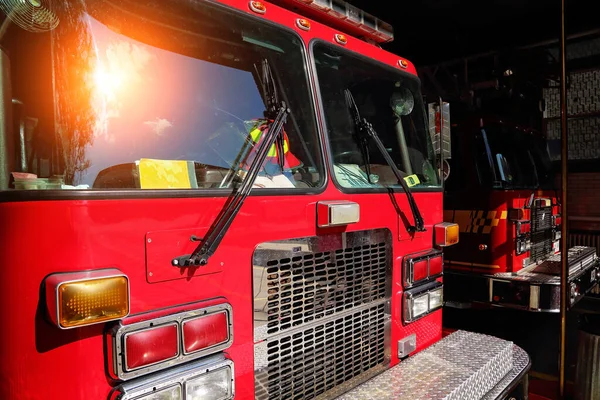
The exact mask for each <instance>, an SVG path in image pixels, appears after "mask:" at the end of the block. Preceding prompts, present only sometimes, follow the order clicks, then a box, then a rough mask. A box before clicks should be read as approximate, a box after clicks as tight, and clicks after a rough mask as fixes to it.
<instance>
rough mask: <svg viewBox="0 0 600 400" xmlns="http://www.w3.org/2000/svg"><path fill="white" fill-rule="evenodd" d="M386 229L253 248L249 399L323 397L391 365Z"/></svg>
mask: <svg viewBox="0 0 600 400" xmlns="http://www.w3.org/2000/svg"><path fill="white" fill-rule="evenodd" d="M391 238H392V235H391V232H390V231H389V230H388V229H377V230H372V231H360V232H348V233H337V234H330V235H323V236H318V237H305V238H299V239H292V240H284V241H278V242H271V243H263V244H261V245H259V246H258V247H257V249H256V251H255V253H254V257H253V266H254V271H253V272H254V274H253V277H254V282H253V288H254V340H255V342H256V344H255V348H254V365H255V399H288V398H296V397H298V396H299V397H302V398H317V399H328V398H333V397H334V396H337V395H339V394H341V393H343V392H344V391H347V390H350V389H351V388H352V387H355V386H356V385H358V384H360V383H361V382H364V381H365V380H367V379H369V378H371V377H373V376H375V375H376V374H377V373H380V372H382V371H384V370H385V369H386V368H387V367H388V365H389V362H390V357H391V354H390V342H391V341H390V333H391V314H390V311H391V310H390V297H391V273H392V243H391Z"/></svg>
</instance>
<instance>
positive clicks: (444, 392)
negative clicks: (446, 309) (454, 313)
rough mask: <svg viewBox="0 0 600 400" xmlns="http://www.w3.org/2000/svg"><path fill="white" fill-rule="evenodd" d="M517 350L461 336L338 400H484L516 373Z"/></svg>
mask: <svg viewBox="0 0 600 400" xmlns="http://www.w3.org/2000/svg"><path fill="white" fill-rule="evenodd" d="M513 348H514V345H513V343H512V342H509V341H506V340H502V339H499V338H496V337H493V336H488V335H483V334H478V333H472V332H465V331H456V332H454V333H452V334H450V335H448V336H447V337H445V338H443V339H442V340H440V341H439V342H437V343H435V344H434V345H432V346H431V347H429V348H427V349H426V350H423V351H421V352H420V353H417V354H416V355H414V356H412V357H410V358H408V359H407V360H405V361H402V362H401V363H400V364H399V365H397V366H396V367H394V368H391V369H389V370H387V371H386V372H384V373H382V374H380V375H378V376H376V377H375V378H373V379H371V380H369V381H367V382H366V383H364V384H363V385H361V386H359V387H357V388H355V389H353V390H352V391H350V392H348V393H346V394H344V395H342V396H340V397H338V398H337V400H356V399H361V400H362V399H365V400H386V399H389V400H401V399H411V400H412V399H414V400H419V399H427V400H481V399H482V398H483V396H485V395H486V394H487V393H488V392H490V391H491V390H492V389H494V388H495V387H496V385H498V383H499V382H501V381H502V380H503V379H505V377H506V376H507V374H509V373H510V372H511V370H513V369H514V364H515V363H514V360H513ZM486 399H487V397H486Z"/></svg>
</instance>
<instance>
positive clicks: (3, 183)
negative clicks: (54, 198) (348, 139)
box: [0, 0, 324, 190]
mask: <svg viewBox="0 0 600 400" xmlns="http://www.w3.org/2000/svg"><path fill="white" fill-rule="evenodd" d="M43 4H49V5H48V6H47V7H48V8H47V10H45V11H47V12H48V15H50V16H52V18H54V19H55V20H56V22H57V24H55V25H54V26H47V27H46V28H47V29H46V31H44V32H35V33H34V32H33V30H34V29H33V28H34V27H32V26H29V25H28V24H27V23H26V22H23V19H18V18H16V16H17V15H16V14H18V13H19V12H20V11H19V10H20V9H19V8H15V10H14V13H13V14H9V15H8V17H6V16H4V15H2V16H1V17H3V18H5V19H6V21H8V25H7V26H8V28H6V29H4V25H3V32H4V34H3V36H2V37H1V38H0V40H1V42H0V43H1V46H0V49H2V50H1V51H2V54H1V55H2V64H1V65H2V68H3V69H4V71H3V72H4V73H5V74H8V76H9V77H10V81H11V86H12V93H10V96H11V98H12V104H10V101H9V103H8V104H7V103H6V101H5V102H4V103H3V104H1V106H2V107H4V108H5V110H6V109H7V108H9V109H12V110H11V111H12V115H13V121H12V122H11V121H10V120H8V119H6V118H4V119H3V120H2V121H0V122H2V129H1V130H0V138H1V139H2V141H1V142H0V144H4V146H1V145H0V151H1V150H2V149H5V150H4V154H0V160H2V159H3V160H7V162H6V164H7V165H8V166H7V167H5V168H4V171H3V170H2V169H0V172H4V176H3V177H0V189H12V188H16V189H41V188H43V189H48V188H52V189H102V190H112V189H218V188H227V187H229V188H231V185H232V184H233V183H232V182H234V180H233V179H231V173H232V172H231V171H233V173H234V174H237V175H238V176H239V177H240V178H242V177H243V176H244V172H247V171H248V168H249V165H250V164H251V161H252V159H253V154H252V153H253V148H254V145H255V144H256V143H259V142H260V141H261V140H262V138H263V136H264V135H263V133H264V131H265V129H266V127H267V126H268V125H269V124H268V121H267V120H266V118H265V99H264V97H263V96H264V93H263V90H262V87H261V82H260V72H261V69H260V68H261V62H262V61H263V60H268V62H269V65H270V66H271V70H272V74H273V77H274V80H275V81H276V82H277V86H278V88H279V95H280V99H281V101H284V102H285V103H286V104H287V105H288V106H289V109H290V110H291V114H290V115H289V116H288V118H287V122H286V124H285V125H284V132H283V136H284V139H285V140H284V141H283V146H281V147H279V146H275V145H274V146H273V147H271V149H272V151H270V152H269V154H268V155H267V161H266V162H265V164H264V165H263V167H262V168H261V170H260V171H259V175H258V178H257V179H256V182H255V184H254V186H253V187H256V188H259V187H261V188H287V189H294V188H304V189H305V190H306V188H311V187H317V186H321V185H322V183H323V176H324V174H323V173H322V162H321V156H320V154H321V149H320V144H319V141H318V137H317V135H316V122H315V118H314V112H313V106H312V101H311V97H310V92H309V85H308V77H307V74H306V69H305V68H304V65H305V61H304V60H305V59H304V55H303V45H302V42H301V40H300V38H299V37H297V36H296V35H295V34H294V33H292V32H289V31H285V30H283V29H282V28H279V27H276V26H273V25H270V24H266V23H264V22H262V21H260V20H258V19H255V18H251V17H248V16H245V15H243V13H239V12H235V11H232V10H228V9H226V8H225V7H222V6H217V5H211V4H210V3H205V2H202V4H199V3H198V2H196V1H193V0H179V1H174V0H161V1H160V2H156V1H132V0H100V1H85V0H78V1H69V2H64V1H51V2H46V3H43ZM44 7H46V6H44ZM15 13H16V14H15ZM12 17H15V18H14V20H13V19H11V18H12ZM3 85H4V81H3ZM2 90H3V94H6V93H5V92H6V90H7V87H5V86H3V88H2ZM10 114H11V113H6V112H0V116H5V115H10ZM249 148H250V149H249ZM279 148H282V149H283V153H284V161H285V162H283V163H282V162H281V160H280V159H279V157H278V155H279V154H278V152H277V150H278V149H279ZM248 149H249V150H248ZM272 153H273V154H272ZM278 159H279V161H278ZM281 164H283V169H282V168H281ZM225 190H227V189H225ZM229 190H230V189H229Z"/></svg>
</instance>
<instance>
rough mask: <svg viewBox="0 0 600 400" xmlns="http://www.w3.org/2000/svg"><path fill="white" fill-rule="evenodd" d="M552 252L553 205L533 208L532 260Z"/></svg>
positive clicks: (544, 256)
mask: <svg viewBox="0 0 600 400" xmlns="http://www.w3.org/2000/svg"><path fill="white" fill-rule="evenodd" d="M551 253H552V207H551V206H549V207H533V208H532V209H531V249H530V253H529V254H530V256H529V258H530V259H531V262H536V261H539V260H542V259H544V258H546V257H547V256H548V255H550V254H551Z"/></svg>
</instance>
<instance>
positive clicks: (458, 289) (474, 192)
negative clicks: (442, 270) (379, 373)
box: [444, 113, 600, 312]
mask: <svg viewBox="0 0 600 400" xmlns="http://www.w3.org/2000/svg"><path fill="white" fill-rule="evenodd" d="M457 120H458V118H457V119H455V120H454V127H453V129H452V135H451V142H452V146H453V148H454V153H455V154H461V157H460V158H454V159H452V160H451V161H450V162H449V165H450V168H451V170H452V174H451V175H450V176H449V178H448V179H447V181H446V182H445V199H444V200H445V201H444V220H445V221H451V222H454V223H457V224H458V225H459V226H460V234H461V240H460V243H459V244H457V245H456V246H452V247H448V248H447V249H446V250H445V252H444V261H445V267H446V269H447V270H446V276H445V285H446V286H445V296H446V301H447V305H449V306H457V307H464V306H465V305H469V304H472V303H477V304H487V305H493V306H502V307H511V308H519V309H523V310H528V311H537V312H539V311H543V312H558V311H559V310H560V254H559V250H560V246H559V242H560V223H561V214H560V209H561V207H560V204H559V203H558V199H559V198H560V197H559V195H558V191H557V190H556V189H555V187H556V185H555V181H554V173H553V172H552V162H551V159H550V154H549V151H548V148H547V144H546V140H545V138H544V137H543V135H541V134H540V133H539V132H538V131H535V130H533V129H530V128H527V127H524V126H520V125H518V124H515V123H513V122H510V121H509V120H507V119H502V118H499V117H498V116H495V115H489V114H483V113H482V114H481V115H476V114H471V115H470V116H468V117H465V118H464V119H462V120H461V121H459V122H457ZM568 257H569V270H570V273H569V282H570V304H569V307H570V306H573V305H574V304H575V303H577V302H578V301H579V300H581V298H583V296H584V295H585V294H586V293H588V292H589V291H590V290H591V289H592V288H593V287H594V286H595V285H596V284H597V282H598V281H600V268H599V267H598V263H597V255H596V250H595V248H592V247H584V246H576V247H573V248H572V249H570V250H569V255H568Z"/></svg>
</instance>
